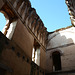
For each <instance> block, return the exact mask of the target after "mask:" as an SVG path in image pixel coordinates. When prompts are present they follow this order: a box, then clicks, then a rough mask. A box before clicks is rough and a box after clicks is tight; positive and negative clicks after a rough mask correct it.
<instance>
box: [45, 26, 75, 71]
mask: <svg viewBox="0 0 75 75" xmlns="http://www.w3.org/2000/svg"><path fill="white" fill-rule="evenodd" d="M74 34H75V27H71V28H68V29H65V30H61V31H58V32H54V33H52V34H49V36H48V44H47V52H46V58H47V60H46V61H47V66H46V69H47V72H51V71H52V70H53V58H52V53H53V52H56V51H57V52H59V53H60V57H61V67H62V69H61V71H67V70H74V69H75V66H74V65H75V60H74V59H75V39H74V37H75V35H74Z"/></svg>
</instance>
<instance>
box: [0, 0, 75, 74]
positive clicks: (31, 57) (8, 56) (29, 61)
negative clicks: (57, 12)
mask: <svg viewBox="0 0 75 75" xmlns="http://www.w3.org/2000/svg"><path fill="white" fill-rule="evenodd" d="M66 4H67V6H68V10H69V12H70V13H69V14H70V15H71V22H72V26H70V27H67V28H64V29H63V28H62V29H59V30H57V31H54V32H47V28H46V27H45V26H44V24H43V22H42V20H41V19H40V17H39V16H38V14H37V13H36V10H35V9H34V8H32V7H31V3H30V1H29V0H0V12H1V13H3V14H4V16H5V18H6V25H5V26H4V28H3V31H2V32H0V75H45V74H46V75H55V74H56V75H58V74H59V75H65V73H67V74H66V75H74V72H75V71H74V70H75V66H74V65H75V61H74V58H75V57H74V54H75V51H74V47H75V40H74V38H75V35H74V34H75V28H74V25H75V23H74V22H75V21H74V17H75V15H74V14H75V6H74V4H75V2H74V0H72V1H71V0H66ZM65 33H66V34H65ZM61 39H64V41H63V40H61ZM72 57H73V58H72ZM69 73H70V74H69Z"/></svg>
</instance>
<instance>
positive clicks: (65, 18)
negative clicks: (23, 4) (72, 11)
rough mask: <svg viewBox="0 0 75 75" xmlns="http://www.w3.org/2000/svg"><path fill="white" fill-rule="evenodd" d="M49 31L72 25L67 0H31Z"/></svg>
mask: <svg viewBox="0 0 75 75" xmlns="http://www.w3.org/2000/svg"><path fill="white" fill-rule="evenodd" d="M30 1H31V5H32V7H34V8H35V9H36V12H37V14H38V15H39V16H40V18H41V19H42V21H43V23H44V25H45V26H46V27H47V30H48V31H49V32H51V31H54V30H56V29H59V28H62V27H67V26H70V25H71V21H70V16H69V13H68V9H67V5H66V4H65V0H30Z"/></svg>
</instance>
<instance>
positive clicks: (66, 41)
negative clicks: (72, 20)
mask: <svg viewBox="0 0 75 75" xmlns="http://www.w3.org/2000/svg"><path fill="white" fill-rule="evenodd" d="M72 29H74V30H75V28H74V27H72ZM72 29H70V30H69V29H68V30H64V31H61V32H55V33H53V34H49V36H48V44H47V50H52V49H55V48H62V47H67V46H70V45H74V43H75V39H74V37H75V35H74V34H75V31H74V30H73V31H72Z"/></svg>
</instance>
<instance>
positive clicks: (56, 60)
mask: <svg viewBox="0 0 75 75" xmlns="http://www.w3.org/2000/svg"><path fill="white" fill-rule="evenodd" d="M52 59H53V71H58V70H61V57H60V53H59V52H57V51H56V52H53V53H52Z"/></svg>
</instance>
